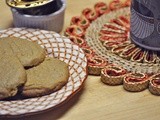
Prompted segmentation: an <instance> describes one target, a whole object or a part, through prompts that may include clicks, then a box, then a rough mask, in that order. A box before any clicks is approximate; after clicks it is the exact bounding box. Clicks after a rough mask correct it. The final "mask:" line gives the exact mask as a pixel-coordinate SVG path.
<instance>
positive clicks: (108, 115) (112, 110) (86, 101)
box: [0, 0, 160, 120]
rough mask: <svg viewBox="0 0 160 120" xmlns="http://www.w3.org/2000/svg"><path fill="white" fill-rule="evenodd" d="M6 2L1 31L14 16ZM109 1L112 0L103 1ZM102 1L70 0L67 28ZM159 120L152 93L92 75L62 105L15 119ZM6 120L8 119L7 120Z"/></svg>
mask: <svg viewBox="0 0 160 120" xmlns="http://www.w3.org/2000/svg"><path fill="white" fill-rule="evenodd" d="M4 1H5V0H0V11H1V12H0V29H6V28H9V27H11V26H12V15H11V12H10V9H9V7H8V6H6V4H5V2H4ZM101 1H105V2H109V1H111V0H101ZM96 2H98V0H68V1H67V9H66V14H65V25H64V29H65V28H66V27H67V26H69V23H70V19H71V17H72V16H77V15H80V13H81V11H82V10H83V9H84V8H86V7H93V5H94V4H95V3H96ZM55 119H60V120H159V119H160V97H157V96H154V95H152V94H150V92H149V91H148V90H145V91H143V92H140V93H130V92H127V91H125V90H124V89H123V87H122V86H115V87H113V86H107V85H105V84H103V83H102V82H101V81H100V77H95V76H89V77H88V79H87V80H86V81H85V84H84V86H83V88H82V90H81V91H80V92H79V93H77V94H76V95H74V96H73V97H72V98H71V99H70V100H69V101H68V102H66V103H65V104H63V105H62V106H60V107H58V108H56V109H53V110H50V111H48V112H45V113H41V114H37V115H33V116H27V117H21V118H16V119H14V120H55ZM2 120H8V119H6V118H3V119H2Z"/></svg>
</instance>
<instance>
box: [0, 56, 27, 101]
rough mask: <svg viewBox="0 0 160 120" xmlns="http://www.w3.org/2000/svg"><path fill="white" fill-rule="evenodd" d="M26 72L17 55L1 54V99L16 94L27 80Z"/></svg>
mask: <svg viewBox="0 0 160 120" xmlns="http://www.w3.org/2000/svg"><path fill="white" fill-rule="evenodd" d="M26 79H27V77H26V72H25V69H24V68H23V66H22V64H21V63H20V62H19V60H18V58H17V57H15V56H9V55H8V56H5V55H4V56H0V100H1V99H4V98H8V97H12V96H15V95H16V94H17V91H18V88H19V87H20V86H22V85H23V84H24V83H25V82H26Z"/></svg>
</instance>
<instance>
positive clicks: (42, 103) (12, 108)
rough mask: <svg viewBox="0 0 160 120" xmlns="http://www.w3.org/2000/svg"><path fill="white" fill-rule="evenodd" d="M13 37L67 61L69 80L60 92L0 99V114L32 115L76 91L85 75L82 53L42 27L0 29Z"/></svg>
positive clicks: (1, 33)
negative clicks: (5, 99) (33, 96)
mask: <svg viewBox="0 0 160 120" xmlns="http://www.w3.org/2000/svg"><path fill="white" fill-rule="evenodd" d="M8 36H15V37H20V38H24V39H28V40H30V41H35V42H38V44H40V45H41V46H42V47H43V48H44V49H45V50H46V52H47V56H50V57H56V58H58V59H60V60H62V61H64V62H66V63H68V64H69V73H70V77H69V80H68V83H67V84H66V85H65V86H64V87H63V88H62V89H60V90H59V91H57V92H54V93H52V94H50V95H46V96H43V97H38V98H30V99H24V100H16V101H0V116H15V115H23V114H25V115H26V114H31V113H35V112H40V111H43V110H47V109H50V108H53V107H55V106H57V105H59V104H61V103H63V102H64V101H66V100H67V99H68V98H70V97H71V95H73V94H74V93H75V92H76V91H78V90H79V89H80V88H81V86H82V85H83V82H84V80H85V79H86V78H87V59H86V57H85V54H84V52H83V51H82V50H81V49H80V48H79V47H78V46H77V45H74V44H72V43H71V41H70V40H69V39H68V38H66V37H62V36H60V35H59V34H57V33H55V32H51V31H45V30H35V29H26V28H9V29H7V30H3V31H0V38H1V37H8Z"/></svg>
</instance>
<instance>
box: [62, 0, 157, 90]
mask: <svg viewBox="0 0 160 120" xmlns="http://www.w3.org/2000/svg"><path fill="white" fill-rule="evenodd" d="M130 4H131V1H130V0H126V1H125V2H121V1H120V0H113V1H111V2H110V3H109V5H107V4H106V3H103V2H98V3H96V4H95V5H94V9H91V8H86V9H84V10H83V11H82V14H81V16H75V17H73V18H72V19H71V26H69V27H68V28H67V29H66V31H65V35H67V36H68V37H69V38H70V39H71V41H72V42H74V43H75V44H78V45H79V46H80V47H81V48H82V49H83V51H84V52H85V54H86V57H87V60H88V70H89V74H90V75H101V80H102V81H104V83H109V82H110V81H112V80H115V81H116V80H117V78H118V76H119V78H122V76H123V75H122V76H121V75H119V72H118V71H117V70H116V68H115V67H113V70H112V69H111V70H110V69H109V70H108V68H109V66H110V65H113V66H119V67H120V68H121V67H122V68H123V69H125V70H127V74H126V76H129V78H127V79H129V81H126V82H125V79H124V76H123V78H122V79H121V81H119V83H120V84H123V86H124V88H125V89H126V90H128V91H134V92H138V91H142V90H144V89H146V88H148V84H149V81H150V79H151V78H152V76H153V75H154V74H157V73H159V71H160V54H159V53H158V52H153V51H149V50H145V49H143V48H140V47H138V46H136V45H135V44H133V43H132V42H131V41H130V36H129V31H130ZM104 71H105V72H104ZM129 73H130V74H132V75H129ZM106 74H109V77H108V76H107V75H106ZM139 75H144V76H147V77H145V78H141V76H139ZM111 78H112V79H111ZM113 78H114V79H113ZM109 79H110V81H108V80H109ZM112 82H113V81H112ZM116 82H117V81H116ZM116 82H115V85H116V84H118V83H116ZM130 82H131V83H130ZM110 84H111V83H110ZM157 87H159V85H158V84H157ZM132 88H134V89H132Z"/></svg>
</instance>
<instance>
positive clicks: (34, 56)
mask: <svg viewBox="0 0 160 120" xmlns="http://www.w3.org/2000/svg"><path fill="white" fill-rule="evenodd" d="M0 46H1V48H0V55H4V54H5V55H15V56H17V57H18V59H19V60H20V62H21V63H22V65H23V66H24V67H30V66H35V65H38V64H39V63H41V62H43V60H44V59H45V51H44V49H43V48H42V47H41V46H40V45H38V44H37V43H34V42H31V41H28V40H24V39H21V38H16V37H6V38H0Z"/></svg>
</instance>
